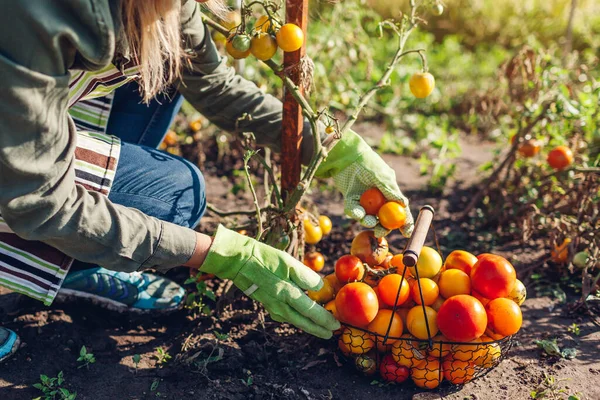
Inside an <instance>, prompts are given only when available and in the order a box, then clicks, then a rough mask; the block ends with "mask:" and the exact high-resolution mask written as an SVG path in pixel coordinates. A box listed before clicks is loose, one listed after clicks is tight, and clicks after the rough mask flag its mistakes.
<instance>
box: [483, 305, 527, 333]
mask: <svg viewBox="0 0 600 400" xmlns="http://www.w3.org/2000/svg"><path fill="white" fill-rule="evenodd" d="M485 310H486V312H487V317H488V321H489V325H490V328H491V329H492V330H493V331H494V332H496V333H498V334H500V335H502V336H510V335H514V334H515V333H517V332H518V331H519V329H521V324H522V323H523V316H522V315H521V308H520V307H519V306H518V305H517V303H515V302H514V301H512V300H511V299H504V298H499V299H494V300H492V301H490V302H489V303H488V305H487V306H485Z"/></svg>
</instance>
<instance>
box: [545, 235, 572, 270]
mask: <svg viewBox="0 0 600 400" xmlns="http://www.w3.org/2000/svg"><path fill="white" fill-rule="evenodd" d="M570 244H571V238H565V240H563V242H562V243H561V245H560V246H554V250H552V251H551V252H550V256H551V258H552V261H554V262H555V263H557V264H564V263H566V262H567V260H568V258H569V245H570Z"/></svg>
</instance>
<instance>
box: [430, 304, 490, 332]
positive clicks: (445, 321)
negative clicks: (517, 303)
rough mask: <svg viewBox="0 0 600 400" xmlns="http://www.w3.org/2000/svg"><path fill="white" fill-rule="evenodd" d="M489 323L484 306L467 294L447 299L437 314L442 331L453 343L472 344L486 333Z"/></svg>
mask: <svg viewBox="0 0 600 400" xmlns="http://www.w3.org/2000/svg"><path fill="white" fill-rule="evenodd" d="M487 322H488V318H487V315H486V312H485V308H484V307H483V305H482V304H481V303H480V302H479V300H477V299H476V298H474V297H472V296H468V295H466V294H459V295H456V296H452V297H450V298H449V299H446V301H445V302H444V304H442V307H441V308H440V311H439V312H438V313H437V323H438V326H439V328H440V331H441V332H442V334H444V336H446V337H447V338H448V339H450V340H451V341H453V342H470V341H472V340H474V339H476V338H478V337H480V336H481V335H483V333H484V332H485V328H486V326H487Z"/></svg>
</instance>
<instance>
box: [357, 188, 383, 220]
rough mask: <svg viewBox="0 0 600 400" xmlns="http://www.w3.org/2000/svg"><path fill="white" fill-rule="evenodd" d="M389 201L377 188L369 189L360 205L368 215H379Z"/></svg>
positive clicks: (361, 198)
mask: <svg viewBox="0 0 600 400" xmlns="http://www.w3.org/2000/svg"><path fill="white" fill-rule="evenodd" d="M386 201H387V200H386V199H385V196H384V195H383V193H381V191H380V190H379V189H377V188H371V189H367V190H366V191H365V192H364V193H363V194H362V195H361V196H360V205H361V206H362V208H364V209H365V212H366V213H367V215H377V212H378V211H379V209H380V208H381V206H382V205H384V204H385V202H386Z"/></svg>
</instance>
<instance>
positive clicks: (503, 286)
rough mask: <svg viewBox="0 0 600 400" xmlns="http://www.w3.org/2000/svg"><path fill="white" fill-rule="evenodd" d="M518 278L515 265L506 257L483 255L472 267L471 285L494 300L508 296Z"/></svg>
mask: <svg viewBox="0 0 600 400" xmlns="http://www.w3.org/2000/svg"><path fill="white" fill-rule="evenodd" d="M516 279H517V273H516V272H515V269H514V267H513V266H512V264H511V263H510V262H508V260H507V259H506V258H504V257H500V256H497V255H494V254H486V255H484V256H481V258H480V259H479V261H477V263H475V265H474V266H473V269H471V285H472V286H473V290H476V291H477V292H479V293H480V294H482V295H483V296H485V297H487V298H488V299H490V300H492V299H495V298H498V297H506V296H508V295H509V293H510V292H511V291H512V289H513V287H514V286H515V281H516Z"/></svg>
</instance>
